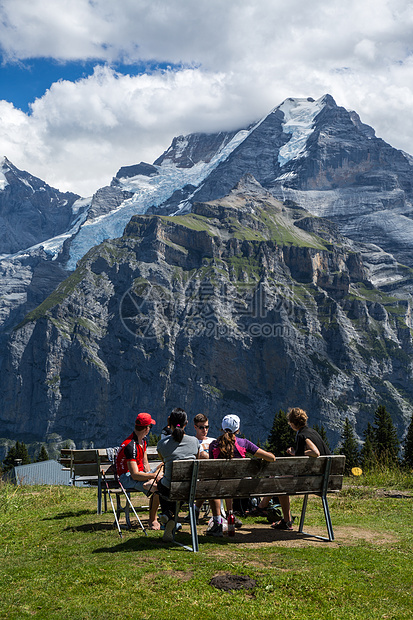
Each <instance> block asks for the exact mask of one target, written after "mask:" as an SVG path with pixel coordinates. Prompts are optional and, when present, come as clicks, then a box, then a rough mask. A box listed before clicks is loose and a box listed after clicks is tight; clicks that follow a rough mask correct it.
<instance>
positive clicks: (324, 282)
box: [0, 95, 413, 446]
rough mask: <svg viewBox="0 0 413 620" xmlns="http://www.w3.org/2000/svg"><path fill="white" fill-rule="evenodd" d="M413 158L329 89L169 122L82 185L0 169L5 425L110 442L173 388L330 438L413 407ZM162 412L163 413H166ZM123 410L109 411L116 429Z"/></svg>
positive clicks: (52, 437)
mask: <svg viewBox="0 0 413 620" xmlns="http://www.w3.org/2000/svg"><path fill="white" fill-rule="evenodd" d="M412 179H413V158H412V157H411V156H410V155H409V154H407V153H404V152H402V151H399V150H397V149H394V148H393V147H391V146H390V145H389V144H387V143H385V142H384V141H383V140H381V139H380V138H377V137H376V136H375V132H374V130H373V129H372V128H371V127H369V126H367V125H365V124H363V123H362V122H361V120H360V118H359V116H358V115H357V114H356V113H355V112H352V111H347V110H346V109H344V108H342V107H340V106H338V105H337V104H336V103H335V101H334V100H333V98H332V97H331V96H330V95H325V96H324V97H322V98H321V99H319V100H317V101H314V100H313V99H311V98H308V99H287V100H286V101H284V102H283V103H282V104H281V105H280V106H278V107H276V108H274V109H273V110H272V111H271V112H270V113H269V114H268V115H267V116H266V117H265V118H263V119H261V120H260V121H258V122H257V123H254V124H252V125H251V126H249V127H245V128H240V129H239V130H238V131H231V132H219V133H217V134H191V135H189V136H179V137H177V138H175V139H174V140H173V142H172V144H171V146H170V147H169V149H168V150H167V151H165V153H163V154H162V155H161V156H160V157H159V158H158V159H157V160H156V161H155V162H153V164H148V163H144V162H141V163H139V164H136V165H133V166H125V167H123V168H121V169H120V170H119V171H118V172H117V174H116V175H115V176H114V178H113V180H112V182H111V185H110V186H109V187H104V188H101V189H100V190H98V191H97V192H96V194H95V195H94V196H93V197H92V198H90V199H88V198H81V197H79V196H76V195H74V194H68V193H66V194H63V193H61V192H59V191H58V190H55V189H53V188H51V187H49V186H47V184H45V183H44V182H42V181H41V180H39V179H36V178H35V177H32V176H31V175H30V174H28V173H27V172H22V171H19V170H17V168H15V167H14V166H13V164H11V162H9V161H8V160H7V159H6V158H4V159H3V162H2V166H1V171H0V222H1V233H0V273H1V284H0V290H1V293H0V296H1V305H0V364H1V367H2V372H1V375H0V394H1V399H0V400H1V407H0V438H2V441H3V445H4V446H6V445H8V443H9V442H10V441H11V440H16V439H20V440H24V441H26V442H29V443H30V442H44V441H46V442H49V443H51V442H55V443H56V442H57V444H59V442H65V441H67V440H72V441H74V442H75V443H76V444H82V445H86V444H87V445H88V444H89V443H90V442H93V443H94V444H95V445H98V444H99V445H102V443H104V444H105V445H113V444H114V443H116V441H117V440H122V438H123V437H122V435H123V434H124V433H125V432H127V430H128V428H129V426H130V420H131V419H133V415H134V412H136V410H137V409H141V410H142V409H144V410H145V408H146V409H147V410H149V411H152V412H153V413H154V415H155V416H156V415H158V418H161V420H162V423H163V421H164V419H165V416H166V413H167V411H168V410H169V409H170V408H171V407H173V406H175V405H177V404H180V405H181V406H184V407H186V408H187V409H188V411H189V412H190V413H193V414H194V415H195V413H199V411H204V412H206V413H207V414H209V416H210V418H211V421H212V424H213V426H215V428H216V431H218V430H219V421H220V419H221V417H222V415H223V414H224V413H229V412H238V413H239V414H240V415H241V418H242V420H243V431H244V432H245V434H246V435H247V436H251V438H252V439H253V440H254V439H255V440H256V439H258V438H259V439H260V440H263V439H265V438H266V436H267V435H268V431H269V428H270V426H271V423H272V419H273V417H274V413H275V412H276V411H277V410H278V409H279V408H284V409H286V408H287V407H288V406H293V405H300V406H303V407H304V408H307V409H308V412H309V414H310V418H311V421H312V422H313V423H314V422H317V423H319V424H320V423H322V424H323V425H324V426H325V428H326V430H327V434H328V436H329V437H330V439H331V441H332V443H333V444H334V443H337V441H338V440H339V438H340V433H341V429H342V426H343V422H344V418H345V417H346V416H347V417H349V419H350V420H351V421H352V422H353V424H354V427H355V429H356V432H357V434H358V436H359V438H360V440H361V439H362V436H363V431H364V429H365V427H366V424H367V422H368V421H372V414H373V411H374V408H375V407H376V406H377V404H382V403H384V404H386V406H387V407H388V408H389V410H390V412H391V414H392V417H393V420H394V422H395V424H396V426H397V428H398V431H399V434H400V438H402V436H403V434H404V433H405V430H406V427H407V424H408V421H409V419H410V417H411V415H412V412H413V390H412V388H411V387H410V385H411V374H412V368H411V361H410V360H411V347H412V340H411V304H410V298H411V292H412V291H411V289H412V285H413V278H412V275H413V271H412V269H413V252H412V239H413V229H412V226H413V213H412V204H413V194H412V192H413V189H412ZM162 425H163V424H162ZM114 429H115V430H114Z"/></svg>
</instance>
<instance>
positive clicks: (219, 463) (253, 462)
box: [172, 456, 345, 481]
mask: <svg viewBox="0 0 413 620" xmlns="http://www.w3.org/2000/svg"><path fill="white" fill-rule="evenodd" d="M344 461H345V457H344V456H334V457H333V458H332V459H331V474H340V473H342V472H343V468H344ZM324 468H325V457H322V456H321V457H319V458H317V459H315V458H311V457H307V456H303V457H294V458H292V457H280V458H277V459H276V460H275V461H274V462H272V463H268V462H266V461H262V460H261V459H232V460H228V461H226V460H224V459H216V460H202V461H200V462H199V470H198V476H199V478H200V479H205V478H209V479H213V480H217V479H225V478H229V479H232V478H243V477H249V476H257V477H265V476H300V475H303V474H306V475H309V474H310V475H317V474H322V473H323V472H324ZM192 469H193V461H175V462H174V463H173V470H172V481H175V480H176V481H181V480H191V477H192Z"/></svg>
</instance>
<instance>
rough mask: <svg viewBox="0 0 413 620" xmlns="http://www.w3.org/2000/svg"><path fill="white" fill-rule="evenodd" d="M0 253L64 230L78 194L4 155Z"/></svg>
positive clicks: (20, 248)
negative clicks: (59, 187) (49, 182)
mask: <svg viewBox="0 0 413 620" xmlns="http://www.w3.org/2000/svg"><path fill="white" fill-rule="evenodd" d="M1 174H2V176H3V179H4V181H3V183H2V185H1V187H0V231H1V232H0V255H1V254H11V253H14V252H18V251H19V250H22V249H24V248H28V247H30V246H32V245H35V244H37V243H40V242H41V241H45V240H46V239H50V237H54V236H56V235H59V234H60V233H62V232H66V231H67V230H68V229H69V228H70V226H71V224H72V223H73V221H74V220H75V219H76V216H75V214H74V213H73V211H72V205H73V203H74V202H75V201H76V200H77V199H78V198H79V196H77V195H76V194H72V193H69V192H66V193H61V192H59V191H58V190H57V189H54V188H53V187H50V186H49V185H47V184H46V183H44V181H41V180H40V179H38V178H36V177H34V176H32V175H31V174H29V173H27V172H24V171H22V170H18V169H17V168H16V167H15V166H13V164H12V163H11V162H10V161H9V160H8V159H7V158H3V161H2V162H1Z"/></svg>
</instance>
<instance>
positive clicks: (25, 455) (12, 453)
mask: <svg viewBox="0 0 413 620" xmlns="http://www.w3.org/2000/svg"><path fill="white" fill-rule="evenodd" d="M48 460H49V455H48V453H47V450H46V448H45V447H44V446H42V447H41V448H40V451H39V454H38V455H37V457H36V458H35V463H39V462H40V461H48ZM31 462H32V460H31V458H30V456H29V452H28V450H27V446H26V444H25V443H23V442H20V441H16V444H15V445H14V446H12V447H11V448H10V449H9V451H8V453H7V455H6V457H5V458H4V460H3V468H2V469H3V472H4V473H6V472H8V471H10V470H11V469H13V467H14V466H15V465H16V464H18V465H29V463H31Z"/></svg>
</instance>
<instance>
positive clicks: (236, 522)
mask: <svg viewBox="0 0 413 620" xmlns="http://www.w3.org/2000/svg"><path fill="white" fill-rule="evenodd" d="M234 525H235V527H236V529H237V530H239V528H240V527H242V521H241V519H238V518H237V517H235V521H234Z"/></svg>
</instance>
